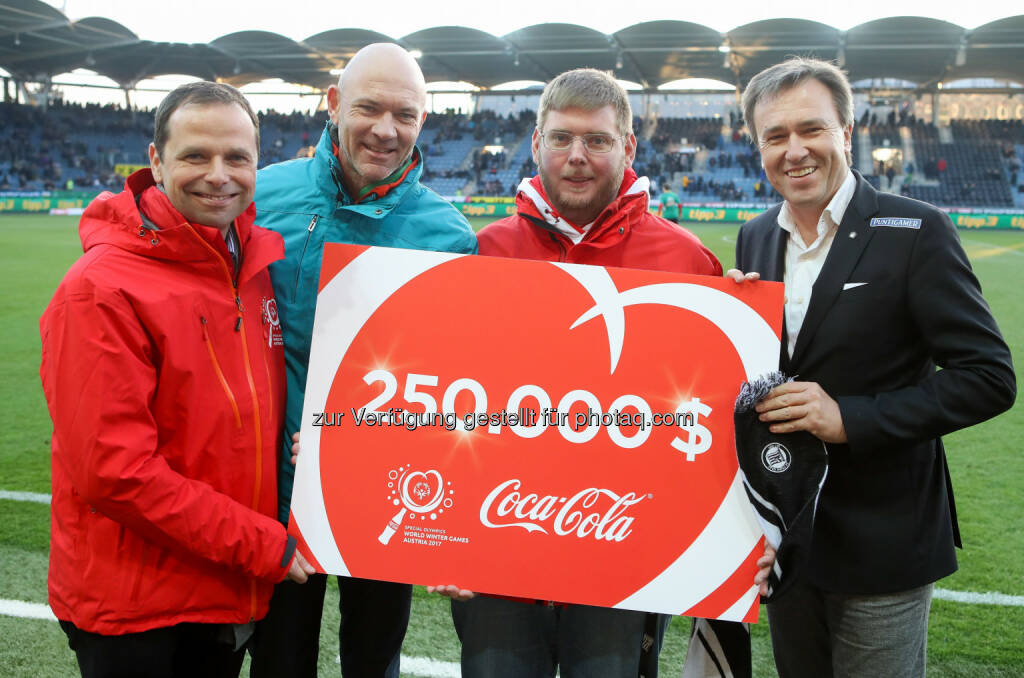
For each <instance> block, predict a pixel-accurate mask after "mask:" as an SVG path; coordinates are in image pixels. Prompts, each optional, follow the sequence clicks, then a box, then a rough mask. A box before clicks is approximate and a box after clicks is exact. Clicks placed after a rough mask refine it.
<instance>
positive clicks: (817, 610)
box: [768, 583, 933, 678]
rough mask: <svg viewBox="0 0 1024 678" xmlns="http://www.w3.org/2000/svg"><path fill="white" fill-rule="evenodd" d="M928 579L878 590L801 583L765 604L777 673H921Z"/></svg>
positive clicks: (790, 677)
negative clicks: (831, 589) (853, 591)
mask: <svg viewBox="0 0 1024 678" xmlns="http://www.w3.org/2000/svg"><path fill="white" fill-rule="evenodd" d="M932 588H933V585H932V584H928V585H927V586H922V587H920V588H916V589H911V590H909V591H899V592H897V593H887V594H881V595H848V594H839V593H828V592H824V591H819V590H818V589H816V588H814V587H811V586H808V585H806V584H803V583H799V584H797V585H796V586H794V587H793V588H792V589H791V590H790V591H788V592H787V593H786V595H784V596H783V597H782V598H780V599H779V600H778V601H777V602H774V603H770V604H769V605H768V623H769V630H770V631H771V636H772V651H773V653H774V654H775V668H776V669H777V670H778V672H779V677H780V678H924V676H925V663H926V660H927V649H928V612H929V610H930V608H931V602H932Z"/></svg>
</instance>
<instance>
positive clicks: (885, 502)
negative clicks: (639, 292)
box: [734, 59, 1016, 678]
mask: <svg viewBox="0 0 1024 678" xmlns="http://www.w3.org/2000/svg"><path fill="white" fill-rule="evenodd" d="M743 109H744V116H745V118H746V123H747V127H748V129H749V131H750V134H751V137H752V138H753V140H754V142H755V143H757V144H758V145H759V147H760V150H761V158H762V164H763V166H764V169H765V172H766V174H767V176H768V179H769V181H770V182H771V183H772V185H773V186H774V187H775V189H776V190H777V191H778V192H779V193H780V194H781V195H782V196H783V198H784V199H785V202H783V203H782V204H781V205H777V206H775V207H773V208H772V209H770V210H768V211H767V212H765V213H764V214H762V215H761V216H759V217H757V218H756V219H754V220H752V221H750V222H749V223H747V224H745V225H744V226H743V227H742V228H741V229H740V232H739V236H738V237H737V241H736V266H737V267H738V268H739V269H740V270H741V271H745V272H748V274H749V273H753V272H756V273H759V274H760V277H762V278H764V279H767V280H776V281H784V282H785V283H786V308H785V331H784V333H783V341H782V351H781V357H780V364H781V369H782V370H783V371H784V372H786V373H787V374H789V375H794V376H796V377H797V381H793V382H790V383H787V384H783V385H782V386H779V387H777V388H776V389H774V390H773V391H772V392H771V393H769V395H768V396H767V397H766V398H765V399H764V400H763V401H762V402H761V403H760V404H759V405H758V407H757V410H758V412H759V413H760V415H759V416H760V418H761V420H762V421H766V422H769V423H770V425H771V429H772V431H775V432H791V431H801V430H802V431H808V432H810V433H811V434H813V435H814V436H816V437H817V438H819V439H821V440H822V441H824V442H825V443H826V444H827V449H828V453H829V464H830V468H829V474H828V478H827V480H826V483H825V486H824V488H823V490H822V493H821V498H820V500H819V505H818V509H817V515H816V519H815V525H814V531H813V538H812V544H811V549H810V556H809V561H808V563H807V565H806V567H805V568H803V570H802V572H800V573H798V575H797V576H798V577H799V580H798V581H797V583H796V585H795V586H794V588H793V589H792V590H791V591H789V592H788V593H786V594H785V595H784V596H782V597H780V598H779V599H778V600H777V601H773V602H770V603H769V604H768V617H769V621H770V625H771V634H772V645H773V648H774V653H775V660H776V665H777V668H778V670H779V675H780V676H782V678H791V677H794V676H796V677H799V678H803V677H808V678H810V677H811V676H813V677H815V678H820V677H821V676H832V675H841V676H870V677H871V678H881V677H883V676H899V677H900V678H906V677H908V676H922V677H923V676H924V675H925V657H926V642H927V629H928V611H929V608H930V604H931V592H932V586H933V582H935V581H936V580H937V579H940V578H942V577H945V576H947V575H949V574H951V573H952V572H954V571H955V570H956V567H957V564H956V556H955V554H954V544H955V545H956V546H960V537H959V532H958V529H957V524H956V512H955V508H954V504H953V493H952V486H951V484H950V479H949V471H948V468H947V465H946V458H945V453H944V452H943V448H942V441H941V439H940V436H942V435H943V434H946V433H950V432H951V431H955V430H957V429H960V428H963V427H966V426H971V425H972V424H976V423H978V422H981V421H984V420H985V419H988V418H990V417H993V416H995V415H996V414H999V413H1000V412H1002V411H1004V410H1006V409H1008V408H1009V407H1010V406H1011V405H1012V404H1013V401H1014V397H1015V395H1016V384H1015V379H1014V374H1013V366H1012V363H1011V359H1010V352H1009V349H1008V348H1007V346H1006V343H1005V342H1004V341H1003V339H1002V336H1001V335H1000V333H999V328H998V327H997V326H996V322H995V320H994V319H993V317H992V313H991V311H990V310H989V308H988V305H987V304H986V303H985V300H984V299H983V298H982V295H981V289H980V286H979V284H978V281H977V279H976V278H975V276H974V274H973V272H972V271H971V266H970V263H969V262H968V260H967V256H966V255H965V254H964V251H963V248H962V247H961V246H960V242H959V238H958V236H957V234H956V230H955V228H954V227H953V225H952V223H951V221H950V219H949V217H948V216H947V215H946V214H945V213H944V212H942V211H940V210H938V209H936V208H935V207H932V206H931V205H928V204H925V203H921V202H917V201H915V200H910V199H908V198H903V197H900V196H896V195H890V194H886V193H879V192H877V191H876V190H875V189H874V188H873V187H872V186H871V185H870V184H868V182H867V181H865V180H864V178H863V177H861V176H860V175H859V174H857V173H856V172H854V171H853V170H851V169H850V164H851V157H850V148H851V138H852V132H853V119H854V118H853V103H852V93H851V91H850V86H849V83H848V81H847V79H846V77H845V75H844V74H843V73H842V72H841V71H840V70H839V69H837V68H836V67H834V66H833V65H831V64H829V63H826V62H821V61H816V60H811V59H791V60H788V61H786V62H784V63H782V64H778V65H776V66H773V67H771V68H768V69H766V70H765V71H762V72H761V73H760V74H758V75H757V76H755V77H754V78H753V79H752V80H751V82H750V84H749V86H748V87H747V89H746V91H745V92H744V95H743ZM734 275H735V274H734ZM737 277H738V276H737ZM752 277H756V276H753V275H748V278H752ZM936 366H938V367H939V368H941V369H938V370H936Z"/></svg>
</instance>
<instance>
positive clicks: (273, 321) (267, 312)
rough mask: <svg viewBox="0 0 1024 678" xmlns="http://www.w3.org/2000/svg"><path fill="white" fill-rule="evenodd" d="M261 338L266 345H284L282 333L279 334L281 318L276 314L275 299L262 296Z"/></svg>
mask: <svg viewBox="0 0 1024 678" xmlns="http://www.w3.org/2000/svg"><path fill="white" fill-rule="evenodd" d="M261 305H262V307H263V314H262V315H263V338H264V339H265V340H266V341H267V346H269V347H271V348H273V347H274V346H284V335H283V334H281V318H280V316H278V315H277V300H276V299H274V298H273V297H271V298H269V299H268V298H266V297H263V301H262V304H261Z"/></svg>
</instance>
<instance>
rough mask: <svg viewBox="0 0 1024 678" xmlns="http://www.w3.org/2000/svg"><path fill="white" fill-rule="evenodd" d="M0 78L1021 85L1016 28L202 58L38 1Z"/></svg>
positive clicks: (539, 36) (231, 48) (555, 34)
mask: <svg viewBox="0 0 1024 678" xmlns="http://www.w3.org/2000/svg"><path fill="white" fill-rule="evenodd" d="M0 27H2V28H0V68H3V69H5V70H6V71H7V72H8V73H10V74H11V75H12V76H14V77H15V78H18V79H21V80H25V81H31V82H40V81H45V80H46V79H47V78H53V77H54V76H57V75H60V74H63V73H67V72H70V71H72V70H75V69H77V68H85V69H89V70H92V71H95V72H96V73H99V74H100V75H104V76H107V77H109V78H110V79H112V80H114V81H115V82H117V83H118V84H120V85H121V86H122V87H127V88H131V87H134V86H135V85H136V84H137V83H138V82H139V81H140V80H143V79H145V78H149V77H153V76H156V75H165V74H172V73H173V74H185V75H192V76H195V77H199V78H204V79H208V80H212V79H220V80H223V81H226V82H230V83H232V84H234V85H244V84H247V83H250V82H258V81H262V80H267V79H273V78H280V79H281V80H284V81H286V82H291V83H296V84H303V85H310V86H313V87H318V88H324V87H326V86H327V85H329V84H331V83H332V82H333V81H334V79H335V76H333V75H331V74H330V71H331V70H332V69H338V68H342V67H344V65H345V64H346V63H347V61H348V59H349V58H351V56H352V55H353V54H354V53H355V52H356V51H357V50H358V49H359V48H361V47H362V46H364V45H367V44H369V43H372V42H381V41H386V42H395V43H398V44H400V45H402V46H403V47H406V48H407V49H410V50H419V51H420V52H421V53H422V57H420V64H421V66H422V68H423V72H424V75H425V76H426V78H427V81H428V82H441V81H464V82H468V83H471V84H473V85H475V86H477V87H480V88H483V89H489V88H491V87H494V86H495V85H500V84H503V83H506V82H510V81H519V80H539V81H547V80H549V79H551V78H552V77H553V76H555V75H557V74H558V73H561V72H562V71H565V70H568V69H570V68H576V67H580V66H592V67H595V68H600V69H606V70H614V71H615V74H616V77H618V78H619V79H622V80H628V81H632V82H636V83H639V84H640V85H641V86H643V87H644V88H645V89H655V88H657V87H659V86H661V85H664V84H666V83H669V82H673V81H675V80H681V79H684V78H707V79H712V80H720V81H723V82H727V83H730V84H733V85H737V86H740V87H742V86H743V85H745V84H746V82H747V81H748V80H749V79H750V78H751V77H752V76H753V75H754V74H755V73H757V72H758V71H760V70H761V69H763V68H765V67H766V66H769V65H771V64H773V63H777V62H778V61H781V60H782V59H784V58H785V57H786V56H789V55H794V54H797V55H809V56H817V57H820V58H824V59H830V60H837V61H838V62H839V63H840V65H842V66H843V67H844V68H845V69H846V70H847V71H849V74H850V79H851V81H854V82H857V81H861V80H866V79H880V78H898V79H902V80H906V81H909V82H912V83H915V84H916V85H917V86H918V87H919V88H924V89H927V88H932V87H934V86H935V85H936V84H937V83H940V82H949V81H953V80H959V79H963V78H993V79H996V80H1009V81H1013V82H1016V83H1018V84H1021V85H1024V15H1020V16H1014V17H1008V18H1005V19H999V20H996V21H992V22H990V23H988V24H985V25H983V26H979V27H977V28H975V29H973V30H968V29H965V28H962V27H960V26H957V25H956V24H952V23H948V22H946V21H941V20H938V19H931V18H925V17H889V18H885V19H878V20H875V21H870V22H867V23H864V24H860V25H858V26H855V27H853V28H851V29H850V30H848V31H840V30H838V29H836V28H834V27H831V26H828V25H826V24H822V23H818V22H815V21H808V20H805V19H769V20H764V21H756V22H753V23H749V24H746V25H743V26H739V27H737V28H735V29H733V30H731V31H728V32H726V33H721V32H719V31H716V30H713V29H711V28H708V27H707V26H703V25H700V24H694V23H689V22H685V21H649V22H645V23H639V24H635V25H632V26H628V27H626V28H623V29H622V30H619V31H617V32H615V33H612V34H605V33H601V32H598V31H596V30H593V29H591V28H586V27H584V26H579V25H576V24H560V23H547V24H537V25H533V26H528V27H526V28H522V29H520V30H517V31H514V32H512V33H509V34H507V35H504V36H500V37H499V36H495V35H492V34H490V33H486V32H484V31H480V30H476V29H473V28H465V27H459V26H438V27H434V28H427V29H424V30H421V31H417V32H415V33H411V34H409V35H406V36H404V37H400V38H394V37H392V36H387V35H384V34H381V33H377V32H374V31H369V30H364V29H359V28H338V29H335V30H329V31H324V32H321V33H317V34H316V35H312V36H310V37H308V38H306V39H305V40H302V41H301V42H296V41H294V40H292V39H290V38H287V37H285V36H283V35H280V34H277V33H272V32H266V31H241V32H237V33H231V34H228V35H224V36H222V37H219V38H217V39H215V40H213V41H211V42H209V43H206V44H187V43H172V42H154V41H150V40H143V39H141V38H139V37H138V36H137V35H135V34H134V33H133V32H132V31H130V30H128V29H127V28H125V27H124V26H122V25H121V24H119V23H117V22H116V21H112V20H110V19H105V18H100V17H90V18H86V19H82V20H79V21H71V20H69V19H68V18H67V17H66V16H65V15H64V14H63V13H61V12H60V11H59V10H57V9H55V8H53V7H51V6H50V5H48V4H46V3H44V2H42V1H41V0H0Z"/></svg>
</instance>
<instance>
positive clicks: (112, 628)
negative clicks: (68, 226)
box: [40, 82, 313, 678]
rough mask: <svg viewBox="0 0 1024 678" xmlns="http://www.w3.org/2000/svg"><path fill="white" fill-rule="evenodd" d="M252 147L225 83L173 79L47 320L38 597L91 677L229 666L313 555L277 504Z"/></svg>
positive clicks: (243, 110)
mask: <svg viewBox="0 0 1024 678" xmlns="http://www.w3.org/2000/svg"><path fill="white" fill-rule="evenodd" d="M258 149H259V129H258V126H257V120H256V116H255V114H254V113H253V111H252V108H251V107H250V106H249V103H248V102H247V101H246V100H245V98H244V97H243V96H242V95H241V94H240V93H239V92H238V91H237V90H236V89H234V88H233V87H230V86H228V85H222V84H217V83H210V82H199V83H192V84H189V85H184V86H182V87H179V88H178V89H176V90H174V91H173V92H171V93H170V94H169V95H168V96H167V98H165V99H164V101H163V102H162V103H161V104H160V107H159V108H158V109H157V112H156V120H155V132H154V140H153V143H152V144H150V147H149V157H150V165H151V169H147V170H141V171H139V172H136V173H135V174H133V175H132V176H131V177H129V178H128V180H127V182H126V184H125V190H124V191H123V192H121V193H119V194H116V195H114V194H111V193H104V194H102V195H100V196H99V197H97V198H96V200H94V201H93V202H92V203H91V204H90V205H89V207H88V208H87V209H86V211H85V214H84V215H83V216H82V221H81V224H80V226H79V231H80V234H81V238H82V246H83V249H84V251H85V254H84V255H83V256H82V258H81V259H79V260H78V262H77V263H76V264H75V265H74V266H72V267H71V270H69V271H68V273H67V275H66V276H65V277H64V280H63V281H62V282H61V284H60V286H59V287H58V288H57V291H56V293H55V294H54V296H53V299H52V300H51V302H50V305H49V306H48V307H47V309H46V311H45V313H44V314H43V317H42V319H41V320H40V331H41V334H42V343H43V351H42V367H41V370H40V374H41V377H42V382H43V391H44V393H45V395H46V402H47V405H48V407H49V410H50V416H51V418H52V419H53V427H54V430H53V438H52V443H51V445H52V483H53V501H52V505H51V511H52V528H51V543H50V571H49V592H50V596H49V597H50V606H51V607H52V608H53V611H54V613H55V614H56V616H57V618H58V619H59V620H60V623H61V626H62V628H63V629H64V631H65V632H66V633H67V636H68V641H69V644H70V646H71V648H72V649H73V650H74V651H75V653H76V654H77V657H78V664H79V667H80V668H81V671H82V675H83V676H84V677H92V676H140V677H141V676H147V677H153V676H160V677H171V676H189V678H192V677H193V676H237V675H238V670H239V668H240V666H241V663H242V658H243V650H242V647H243V646H244V644H245V643H246V641H247V639H248V637H249V636H250V635H251V633H252V623H253V621H254V620H256V619H259V618H261V617H262V616H264V615H265V614H266V612H267V604H268V601H269V599H270V594H271V591H272V589H273V585H274V583H275V582H278V581H281V580H282V579H283V578H285V577H286V576H287V577H289V578H291V579H293V580H296V581H300V582H301V581H305V579H306V575H307V574H308V573H311V572H312V571H313V570H312V568H311V567H310V566H309V565H308V564H307V563H306V562H305V561H304V560H303V559H302V557H301V556H300V555H299V554H298V553H296V552H295V542H294V539H292V538H290V537H288V536H287V534H286V533H285V529H284V527H283V526H282V525H281V523H279V522H278V521H277V520H276V519H275V516H276V513H277V489H276V469H277V465H276V459H277V450H278V448H279V446H280V440H279V436H280V431H281V414H282V408H283V405H284V383H285V382H284V362H283V350H282V345H283V342H282V340H281V328H280V323H279V320H278V318H277V310H276V301H275V299H274V294H273V290H272V289H271V286H270V277H269V275H268V273H267V266H268V265H269V264H270V262H272V261H275V260H277V259H280V258H282V257H283V255H284V247H283V244H282V242H281V238H280V236H278V235H277V234H274V233H271V232H269V231H265V230H263V229H261V228H259V227H257V226H254V225H253V217H254V216H255V209H254V207H253V205H252V195H253V187H254V185H255V182H256V160H257V155H258Z"/></svg>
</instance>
